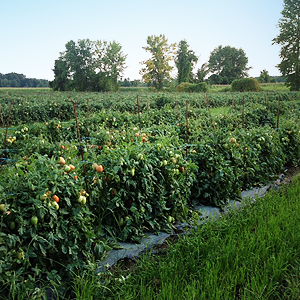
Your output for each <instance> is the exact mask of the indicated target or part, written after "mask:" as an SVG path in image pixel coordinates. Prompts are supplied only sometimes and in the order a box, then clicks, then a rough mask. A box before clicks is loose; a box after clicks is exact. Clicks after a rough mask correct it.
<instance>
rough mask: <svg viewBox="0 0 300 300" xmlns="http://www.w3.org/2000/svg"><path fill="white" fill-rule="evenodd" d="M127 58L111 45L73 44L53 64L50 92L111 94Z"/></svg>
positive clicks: (105, 42)
mask: <svg viewBox="0 0 300 300" xmlns="http://www.w3.org/2000/svg"><path fill="white" fill-rule="evenodd" d="M126 57H127V55H124V53H123V52H122V46H121V45H120V44H119V43H117V42H115V41H113V42H107V41H99V40H98V41H90V40H89V39H85V40H79V41H78V42H77V43H76V42H74V41H73V40H71V41H69V42H68V43H67V44H66V50H65V51H64V52H61V53H60V57H59V58H58V59H57V60H55V63H54V69H53V72H54V76H55V78H54V80H53V81H52V82H51V87H52V88H53V89H54V90H60V91H65V90H77V91H112V90H113V91H114V90H117V89H118V80H119V79H121V77H122V74H123V72H124V69H125V60H126Z"/></svg>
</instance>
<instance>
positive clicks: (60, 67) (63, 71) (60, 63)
mask: <svg viewBox="0 0 300 300" xmlns="http://www.w3.org/2000/svg"><path fill="white" fill-rule="evenodd" d="M53 72H54V80H53V81H51V82H50V87H51V88H52V89H53V90H55V91H65V90H66V89H68V83H69V77H70V76H69V68H68V65H67V62H66V60H65V59H64V58H63V57H59V58H58V59H57V60H55V62H54V69H53Z"/></svg>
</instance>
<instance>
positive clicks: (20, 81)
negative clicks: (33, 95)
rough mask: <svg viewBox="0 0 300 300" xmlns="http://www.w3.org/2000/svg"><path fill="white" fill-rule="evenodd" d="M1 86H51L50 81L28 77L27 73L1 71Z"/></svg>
mask: <svg viewBox="0 0 300 300" xmlns="http://www.w3.org/2000/svg"><path fill="white" fill-rule="evenodd" d="M0 87H49V81H48V80H45V79H36V78H26V76H25V75H23V74H17V73H8V74H1V73H0Z"/></svg>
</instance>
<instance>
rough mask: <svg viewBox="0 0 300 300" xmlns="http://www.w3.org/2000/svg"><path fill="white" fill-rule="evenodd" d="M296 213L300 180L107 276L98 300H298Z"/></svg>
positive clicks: (299, 208)
mask: <svg viewBox="0 0 300 300" xmlns="http://www.w3.org/2000/svg"><path fill="white" fill-rule="evenodd" d="M299 212H300V177H298V178H297V180H295V181H294V183H293V184H292V185H291V186H289V187H288V188H286V187H284V188H282V190H281V192H279V193H278V192H271V193H270V194H269V195H268V196H266V197H265V198H263V199H258V200H257V202H256V203H255V204H251V205H250V204H249V205H246V206H243V208H241V209H240V210H238V211H231V212H230V213H229V214H227V215H224V217H222V218H220V219H218V220H217V221H215V222H207V223H205V225H203V226H201V227H198V228H197V229H195V230H193V232H192V234H190V235H185V236H182V237H181V238H180V239H179V241H178V242H177V243H176V244H173V245H170V247H169V248H168V250H167V251H165V252H163V253H161V254H160V255H156V256H151V255H150V254H147V255H145V256H144V257H143V259H142V260H141V261H139V262H138V263H137V265H136V266H135V268H134V269H133V270H132V269H131V270H130V271H121V270H120V271H119V272H114V275H106V280H107V281H108V285H107V287H108V288H109V289H110V290H109V292H106V291H105V290H103V294H102V297H103V298H102V299H122V300H126V299H143V300H146V299H170V300H171V299H172V300H175V299H178V300H182V299H187V300H190V299H214V300H217V299H222V300H226V299H230V300H232V299H299V297H300V274H299V268H300V230H299V224H300V213H299ZM129 274H130V276H129V277H128V275H129ZM120 279H122V280H120ZM97 299H98V298H97Z"/></svg>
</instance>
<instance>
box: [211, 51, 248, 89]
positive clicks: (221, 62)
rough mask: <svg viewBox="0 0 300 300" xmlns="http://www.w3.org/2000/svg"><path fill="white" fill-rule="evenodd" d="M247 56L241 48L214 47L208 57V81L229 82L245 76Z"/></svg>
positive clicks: (214, 82)
mask: <svg viewBox="0 0 300 300" xmlns="http://www.w3.org/2000/svg"><path fill="white" fill-rule="evenodd" d="M247 64H248V58H247V56H246V54H245V52H244V51H243V50H242V49H236V48H233V47H230V46H226V47H222V46H219V47H217V48H215V49H214V50H213V51H212V52H211V54H210V58H209V62H208V67H209V70H210V73H213V74H212V75H211V76H210V77H209V81H210V82H211V83H212V84H230V83H231V82H232V81H233V80H234V79H239V78H243V77H247V76H248V74H247V71H248V70H249V69H250V68H249V67H247Z"/></svg>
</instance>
